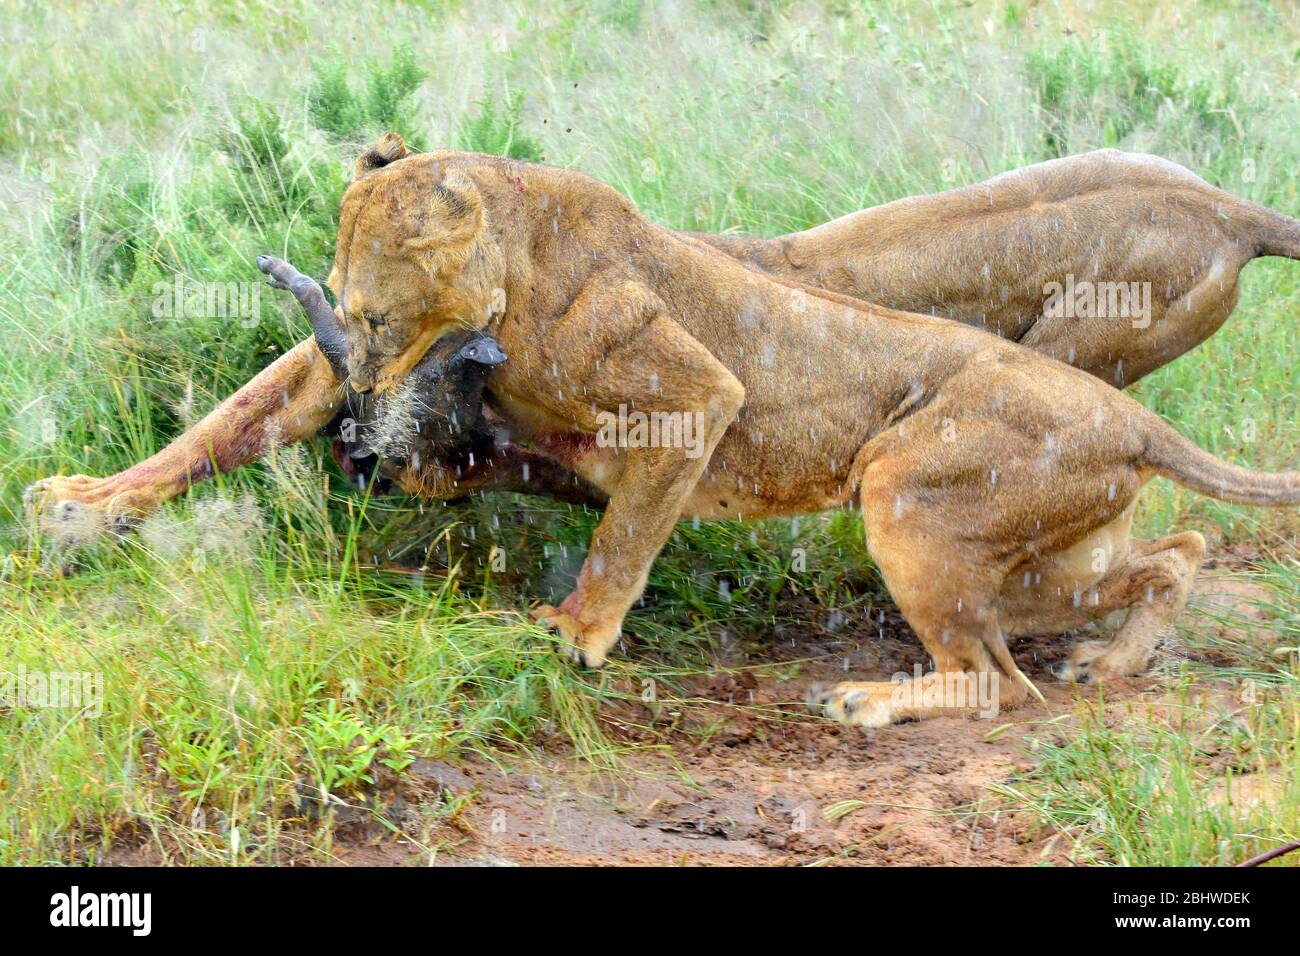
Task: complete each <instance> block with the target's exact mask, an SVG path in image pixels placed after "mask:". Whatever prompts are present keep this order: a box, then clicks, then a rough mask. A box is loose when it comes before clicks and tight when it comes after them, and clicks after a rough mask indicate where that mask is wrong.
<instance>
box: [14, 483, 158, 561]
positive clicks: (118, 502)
mask: <svg viewBox="0 0 1300 956" xmlns="http://www.w3.org/2000/svg"><path fill="white" fill-rule="evenodd" d="M23 504H24V506H25V507H26V509H27V512H28V514H30V515H32V517H34V518H35V519H36V524H37V527H38V528H40V530H41V531H43V532H45V533H46V534H49V535H52V536H54V537H55V538H57V539H59V540H61V541H63V542H64V543H67V544H74V545H76V544H87V543H89V542H90V541H92V540H94V539H95V538H97V537H100V536H102V535H105V534H125V533H126V532H128V531H130V530H131V529H132V528H134V527H135V525H136V524H137V523H138V522H139V521H140V519H141V518H143V517H144V516H145V515H147V514H149V513H150V512H151V511H153V510H155V509H156V508H157V507H158V500H157V498H156V496H153V495H150V494H148V493H147V492H141V491H139V490H138V489H123V488H121V487H120V485H119V484H118V483H117V482H116V481H114V480H113V479H111V478H96V477H93V476H90V475H59V476H55V477H52V478H45V479H42V480H41V481H38V482H36V483H35V484H33V485H30V486H28V488H27V490H26V491H25V492H24V493H23Z"/></svg>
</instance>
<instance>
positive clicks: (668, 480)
mask: <svg viewBox="0 0 1300 956" xmlns="http://www.w3.org/2000/svg"><path fill="white" fill-rule="evenodd" d="M544 351H546V352H550V353H554V354H556V355H557V356H558V355H561V354H563V355H564V356H565V360H566V361H565V366H566V367H567V368H575V369H583V370H584V372H585V375H584V380H583V381H580V382H574V383H573V385H574V387H573V388H571V389H570V390H569V392H568V397H567V398H561V397H558V394H559V393H552V394H557V398H556V399H554V400H552V401H553V402H554V407H552V408H551V409H549V410H550V411H551V412H552V414H555V415H556V416H557V417H559V416H563V417H565V418H569V419H571V420H572V421H574V422H575V423H577V425H578V427H579V429H580V430H582V431H585V432H588V433H591V432H596V431H598V429H599V427H600V424H599V423H600V418H599V416H600V413H601V412H605V413H607V414H619V413H625V412H626V411H627V410H628V409H635V410H637V411H638V412H643V413H647V414H654V413H668V414H674V415H682V416H686V415H690V416H694V418H693V421H695V422H698V423H699V434H700V437H701V441H700V443H699V445H698V446H696V448H695V450H694V452H692V451H691V450H690V449H687V448H680V447H642V446H638V447H632V448H628V449H627V450H626V453H625V455H623V459H624V460H623V467H622V472H621V474H620V475H619V477H618V478H617V480H616V482H614V484H613V487H611V488H609V489H608V490H609V491H610V498H609V504H608V506H607V507H606V509H605V515H604V517H603V518H602V519H601V522H600V525H599V526H598V527H597V528H596V533H595V535H594V536H593V537H592V540H591V547H590V549H589V551H588V553H587V560H586V561H585V562H584V563H583V566H582V570H581V572H580V573H579V575H578V583H577V587H576V588H575V589H574V590H573V592H572V593H571V594H570V595H569V596H568V597H567V598H565V599H564V601H563V602H561V604H560V606H559V607H558V608H557V607H551V606H550V605H543V606H541V607H539V608H537V609H535V610H534V612H533V617H534V618H535V619H536V620H539V621H542V622H544V623H546V624H547V625H548V626H550V627H551V628H552V629H553V630H555V631H557V632H558V633H559V634H560V636H561V637H562V638H564V639H565V640H566V641H568V642H569V643H570V644H571V645H572V651H571V655H572V657H573V658H574V660H575V661H577V662H578V663H580V664H585V665H587V666H589V667H599V666H600V665H601V664H603V663H604V662H605V658H606V655H607V654H608V653H609V650H610V648H611V647H613V645H614V642H615V641H616V640H617V639H618V635H619V631H620V629H621V627H622V624H623V617H624V615H625V614H626V613H627V611H628V609H629V608H630V607H631V606H632V603H633V602H634V601H636V599H637V598H638V597H640V596H641V592H642V591H643V590H644V588H645V582H646V577H647V575H648V574H649V572H650V565H651V563H652V562H653V561H654V559H655V556H656V555H657V554H658V553H659V550H660V549H661V548H662V547H663V546H664V543H665V542H666V541H667V540H668V536H669V535H670V534H671V533H672V530H673V526H674V525H675V524H676V523H677V521H678V520H679V519H680V518H681V516H682V510H683V507H684V504H685V501H686V499H687V497H688V496H689V494H690V493H691V491H692V489H693V488H694V487H695V485H696V483H697V482H698V481H699V479H700V476H701V475H703V473H704V471H705V468H706V467H707V465H708V462H709V457H710V456H711V455H712V454H713V449H714V447H715V446H716V445H717V443H718V440H719V439H720V438H721V437H722V434H723V432H725V431H726V429H727V426H728V425H730V424H731V422H732V421H733V420H734V419H735V416H736V413H737V412H738V411H739V410H740V406H741V404H742V403H743V401H744V388H743V386H742V385H741V384H740V382H739V381H738V380H737V379H736V378H735V376H734V375H732V374H731V372H729V371H728V370H727V369H726V368H725V367H724V366H723V365H722V364H721V363H720V362H719V361H718V360H717V359H716V358H714V357H713V355H712V354H711V353H710V352H709V351H708V350H707V349H706V348H705V347H704V346H703V345H701V344H700V343H699V342H697V341H696V340H695V339H694V338H692V337H691V336H690V335H689V334H688V333H687V332H686V331H685V330H684V329H683V328H682V327H681V326H680V325H678V324H677V323H676V322H675V321H673V320H672V319H671V318H670V317H669V316H667V315H665V314H664V312H663V305H662V303H661V302H660V300H659V298H658V297H657V296H656V295H654V293H653V292H651V291H650V290H648V289H646V288H644V287H643V286H640V285H638V284H635V283H624V284H623V285H621V286H619V287H616V288H612V289H592V288H591V287H589V289H588V290H587V291H584V292H583V293H582V294H580V295H579V296H578V299H577V300H576V301H575V303H574V305H573V306H572V308H571V309H570V311H569V312H567V313H566V314H565V315H564V317H563V318H562V319H561V320H560V321H559V322H558V323H556V325H555V326H554V327H552V328H551V329H550V330H549V335H548V336H547V340H546V343H545V345H544ZM544 365H545V367H547V368H549V367H550V365H551V359H550V358H549V357H546V358H545V359H544ZM542 374H545V373H542ZM540 392H541V394H547V393H550V390H549V389H547V390H540Z"/></svg>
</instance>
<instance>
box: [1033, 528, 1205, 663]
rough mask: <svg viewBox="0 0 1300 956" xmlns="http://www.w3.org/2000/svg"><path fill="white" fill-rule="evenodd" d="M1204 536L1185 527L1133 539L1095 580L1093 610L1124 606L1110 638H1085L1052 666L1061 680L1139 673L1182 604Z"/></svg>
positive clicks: (1202, 551)
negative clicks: (1121, 619)
mask: <svg viewBox="0 0 1300 956" xmlns="http://www.w3.org/2000/svg"><path fill="white" fill-rule="evenodd" d="M1204 557H1205V539H1204V538H1203V537H1201V535H1200V534H1198V533H1197V532H1195V531H1184V532H1183V533H1181V534H1175V535H1170V536H1169V537H1165V538H1160V539H1159V540H1156V541H1134V542H1133V543H1132V549H1131V551H1130V553H1129V557H1128V559H1127V560H1126V561H1125V562H1124V563H1123V564H1122V565H1120V566H1119V567H1117V568H1114V569H1112V570H1111V571H1110V572H1109V573H1108V574H1106V575H1105V576H1104V577H1103V578H1102V579H1101V580H1100V581H1098V582H1097V584H1096V587H1095V590H1094V592H1093V595H1094V597H1093V599H1092V601H1091V602H1090V603H1091V604H1092V605H1093V608H1092V611H1093V613H1094V614H1098V615H1100V614H1105V613H1108V612H1110V611H1116V610H1125V609H1126V610H1127V611H1128V618H1127V619H1126V620H1125V621H1124V623H1123V624H1122V625H1121V626H1120V628H1119V630H1118V631H1117V632H1116V633H1115V636H1114V637H1113V638H1111V639H1110V640H1109V641H1084V642H1082V643H1080V644H1078V645H1076V646H1075V648H1074V650H1073V651H1072V652H1071V653H1070V656H1069V657H1068V658H1067V659H1065V660H1063V661H1061V662H1060V663H1059V664H1057V665H1056V666H1055V667H1053V669H1052V670H1053V673H1054V674H1055V675H1056V676H1057V677H1058V678H1059V679H1061V680H1063V681H1071V682H1076V683H1086V682H1091V681H1100V680H1105V679H1107V678H1113V677H1126V676H1130V675H1133V674H1139V673H1141V672H1142V671H1143V670H1145V669H1146V667H1147V664H1148V663H1149V662H1150V660H1151V654H1152V652H1153V651H1154V650H1155V646H1156V642H1157V641H1158V640H1159V638H1160V635H1161V633H1162V632H1163V631H1164V629H1165V628H1166V627H1168V626H1169V624H1170V623H1171V622H1172V621H1173V620H1174V618H1176V617H1177V616H1178V615H1179V613H1180V612H1181V611H1182V610H1183V608H1184V607H1185V606H1186V605H1187V599H1188V597H1189V595H1190V594H1191V591H1192V583H1193V581H1194V580H1195V578H1196V572H1197V570H1198V569H1199V568H1200V566H1201V560H1202V559H1203V558H1204Z"/></svg>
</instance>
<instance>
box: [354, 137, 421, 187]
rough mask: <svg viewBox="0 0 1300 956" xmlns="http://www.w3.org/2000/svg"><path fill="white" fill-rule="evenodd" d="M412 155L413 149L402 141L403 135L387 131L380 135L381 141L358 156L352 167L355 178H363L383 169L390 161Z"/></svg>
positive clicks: (393, 161)
mask: <svg viewBox="0 0 1300 956" xmlns="http://www.w3.org/2000/svg"><path fill="white" fill-rule="evenodd" d="M410 155H411V151H410V150H409V149H407V148H406V143H404V142H402V137H400V136H398V135H397V134H396V133H385V134H384V135H383V136H381V137H379V142H377V143H375V145H374V146H371V147H370V148H369V149H368V150H366V151H365V152H364V153H362V154H361V155H360V156H358V157H357V162H356V165H355V166H353V167H352V175H353V178H354V179H362V178H364V177H365V176H368V175H369V174H370V173H373V172H374V171H375V170H376V169H382V168H383V167H385V166H387V165H388V164H389V163H395V162H397V161H398V160H399V159H401V158H403V157H404V156H410Z"/></svg>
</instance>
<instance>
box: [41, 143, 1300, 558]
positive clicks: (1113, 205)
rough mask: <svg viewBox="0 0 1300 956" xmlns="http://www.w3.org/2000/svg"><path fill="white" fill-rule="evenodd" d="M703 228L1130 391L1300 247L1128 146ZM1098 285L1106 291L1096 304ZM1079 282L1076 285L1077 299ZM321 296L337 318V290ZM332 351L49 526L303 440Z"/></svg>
mask: <svg viewBox="0 0 1300 956" xmlns="http://www.w3.org/2000/svg"><path fill="white" fill-rule="evenodd" d="M406 154H407V150H406V147H405V146H404V145H403V144H402V142H401V140H400V138H398V137H396V136H389V137H385V138H384V139H383V140H381V141H380V143H379V144H378V145H377V146H376V147H375V148H374V149H371V150H369V151H367V153H366V154H365V155H363V156H362V157H361V158H360V159H359V160H358V162H357V169H358V174H359V175H360V174H364V173H365V172H366V171H368V170H370V169H372V168H375V167H376V166H380V165H383V164H385V163H389V162H392V161H394V160H397V159H400V158H402V157H403V156H405V155H406ZM533 212H534V213H535V214H537V215H542V214H544V213H545V210H533ZM691 235H692V236H693V237H694V238H696V239H697V240H699V241H703V242H708V243H709V244H711V245H714V246H715V247H717V248H719V249H721V250H723V251H724V252H727V253H728V254H730V255H733V256H735V257H737V258H739V259H741V260H742V261H744V262H746V263H747V264H749V265H751V266H753V267H755V268H759V269H763V270H766V271H768V272H770V273H772V274H775V275H779V276H782V277H784V278H791V279H796V280H798V281H801V282H804V283H808V284H811V285H814V286H820V287H824V288H826V289H829V290H831V291H835V292H840V293H843V294H846V295H851V296H853V297H855V298H860V299H864V300H866V301H876V302H879V303H880V304H883V305H887V306H891V307H894V308H900V309H906V310H909V311H913V312H921V313H932V314H936V315H941V316H946V317H948V318H954V319H958V320H960V321H963V322H966V323H968V324H971V325H975V326H978V327H981V328H987V329H989V330H990V331H994V332H997V333H998V334H1000V335H1003V336H1005V337H1007V338H1010V339H1013V340H1015V341H1019V342H1020V343H1022V344H1024V345H1027V346H1029V347H1031V348H1035V349H1037V350H1038V351H1041V352H1044V353H1045V354H1047V355H1051V356H1052V357H1054V358H1058V359H1060V360H1062V361H1065V362H1067V363H1069V364H1073V365H1077V366H1078V367H1080V368H1083V369H1085V370H1086V371H1089V372H1092V373H1094V374H1096V375H1098V376H1100V377H1101V378H1103V379H1104V380H1105V381H1107V382H1110V383H1112V384H1118V385H1123V384H1126V383H1131V382H1133V381H1135V380H1136V379H1137V378H1139V377H1140V376H1141V375H1144V374H1146V373H1147V372H1149V371H1151V370H1152V369H1154V368H1157V367H1159V366H1160V365H1161V364H1163V363H1165V362H1169V361H1171V360H1172V359H1174V358H1175V357H1177V356H1178V355H1180V354H1182V353H1183V352H1185V351H1187V350H1188V349H1190V348H1192V347H1194V346H1195V345H1197V344H1199V343H1200V342H1202V341H1204V340H1205V339H1206V338H1207V337H1208V336H1209V335H1211V334H1212V333H1213V332H1214V331H1215V330H1216V329H1218V327H1219V326H1220V325H1221V324H1222V323H1223V321H1224V320H1225V319H1226V318H1227V316H1228V314H1229V313H1230V312H1231V311H1232V309H1233V307H1234V306H1235V305H1236V302H1237V296H1238V289H1237V277H1238V273H1239V271H1240V269H1241V268H1242V266H1243V265H1245V264H1246V263H1247V262H1249V261H1250V260H1251V259H1253V258H1255V257H1257V256H1261V255H1278V256H1289V257H1292V258H1296V257H1297V256H1300V222H1297V221H1296V220H1295V219H1292V218H1290V217H1287V216H1284V215H1282V214H1280V213H1276V212H1273V211H1272V210H1269V209H1265V208H1263V207H1261V206H1258V205H1255V204H1253V203H1250V202H1247V201H1244V200H1241V199H1237V198H1235V197H1233V196H1231V195H1229V194H1227V193H1225V192H1222V191H1221V190H1218V189H1215V188H1213V187H1211V186H1209V185H1207V184H1206V183H1205V182H1204V181H1202V180H1201V179H1199V178H1198V177H1196V176H1195V175H1193V174H1192V173H1191V172H1189V171H1188V170H1186V169H1184V168H1182V167H1181V166H1178V165H1176V164H1174V163H1170V162H1167V161H1165V160H1162V159H1158V158H1156V157H1154V156H1143V155H1136V154H1130V153H1123V152H1120V151H1118V150H1100V151H1097V152H1092V153H1086V154H1083V155H1080V156H1073V157H1068V158H1065V159H1058V160H1051V161H1049V162H1045V163H1039V164H1037V165H1034V166H1028V167H1025V168H1023V169H1020V170H1014V171H1012V172H1009V173H1005V174H1003V175H1001V176H997V177H995V178H994V179H991V180H989V181H987V182H984V183H980V184H977V185H974V186H967V187H964V188H960V189H953V190H949V191H947V192H942V193H936V194H933V195H929V196H920V197H915V198H910V199H902V200H899V201H897V202H893V203H889V204H887V205H884V206H879V207H876V208H874V209H868V210H865V211H863V212H858V213H853V214H851V215H848V216H844V217H842V218H840V219H837V220H835V221H834V222H830V223H827V224H825V225H823V226H819V227H817V228H815V229H810V230H808V231H807V232H802V233H794V234H792V235H788V236H782V237H779V238H776V239H769V240H762V239H742V238H735V237H725V236H711V235H706V234H702V233H695V234H691ZM540 241H541V243H542V244H543V245H546V244H548V243H549V242H551V241H553V239H547V238H546V237H543V238H542V239H541V240H540ZM1135 285H1136V290H1137V295H1138V296H1139V297H1140V298H1139V308H1137V309H1135V308H1133V296H1132V295H1129V296H1128V302H1127V307H1126V308H1120V309H1114V308H1111V307H1110V306H1111V304H1112V297H1113V294H1114V293H1115V291H1116V288H1117V287H1118V288H1126V289H1128V290H1130V292H1132V291H1133V289H1134V287H1135ZM1097 286H1105V287H1107V288H1106V290H1105V291H1106V294H1104V307H1103V308H1102V309H1100V310H1099V309H1098V308H1097V295H1096V294H1097V292H1098V289H1097ZM1085 287H1086V288H1087V290H1088V293H1090V294H1091V298H1089V297H1088V295H1085V294H1084V293H1083V291H1082V290H1083V289H1084V288H1085ZM300 291H302V292H303V295H304V297H308V296H310V294H311V293H310V291H309V290H306V289H304V290H300ZM1067 291H1071V292H1075V293H1076V294H1075V295H1074V296H1072V297H1069V298H1068V299H1067V298H1066V292H1067ZM1148 295H1149V297H1147V296H1148ZM1143 301H1145V303H1146V305H1147V307H1148V309H1149V314H1148V313H1147V312H1146V311H1144V310H1143V309H1142V308H1141V307H1140V304H1141V303H1142V302H1143ZM1116 304H1119V303H1116ZM304 305H306V306H308V311H309V313H310V312H311V311H312V310H311V306H310V304H309V303H308V302H306V301H305V302H304ZM315 305H316V306H317V307H318V309H323V310H325V312H327V313H328V311H329V306H328V305H326V304H325V301H324V298H323V296H322V297H320V298H319V300H318V301H317V302H316V303H315ZM1054 306H1055V307H1054ZM320 358H321V356H320V352H319V350H318V348H317V347H316V345H315V344H314V343H313V342H312V341H311V340H310V339H309V340H307V341H305V342H302V343H300V344H299V345H298V346H296V347H295V348H294V349H292V350H291V351H290V352H288V353H286V354H285V355H283V356H281V358H280V359H279V360H277V361H276V362H274V363H273V364H272V365H270V366H269V367H268V368H267V369H266V370H264V371H263V372H262V373H261V374H260V375H258V376H256V377H255V378H254V379H253V380H252V381H251V382H249V383H248V384H247V385H246V386H244V387H243V388H241V389H240V390H239V391H238V392H236V393H235V395H233V396H232V397H231V398H229V399H228V400H227V401H225V402H223V403H222V404H221V405H220V406H219V407H218V408H217V409H216V410H214V411H213V412H212V413H211V414H210V415H208V416H207V417H206V418H205V419H203V421H201V422H200V423H199V424H198V425H196V426H195V427H194V428H192V429H190V430H189V431H187V432H185V434H184V435H182V436H180V437H179V438H178V439H177V440H176V441H175V442H173V443H172V444H171V445H169V446H168V447H167V448H165V449H164V450H162V451H161V452H159V453H158V454H156V455H154V456H153V457H152V458H149V459H148V460H146V461H144V462H142V463H140V464H138V465H136V466H134V467H132V468H129V469H127V470H126V471H123V472H119V473H118V474H115V475H110V476H107V477H103V478H98V477H89V476H84V475H72V476H59V477H53V478H47V479H45V480H44V481H42V482H39V483H38V484H37V485H35V486H33V489H32V497H33V498H34V499H37V500H43V501H44V502H45V505H46V508H45V513H44V518H43V523H44V524H45V525H46V526H47V527H50V528H51V529H53V530H55V531H56V532H57V530H58V528H59V526H60V524H61V523H62V520H61V519H62V518H64V517H68V518H70V519H72V520H74V521H75V523H76V525H77V526H78V527H79V528H84V527H86V526H87V525H88V523H91V522H93V521H95V520H98V521H99V522H100V523H101V524H103V525H104V526H106V527H124V526H126V525H128V524H129V523H130V522H131V521H132V520H133V519H135V518H137V517H139V516H141V515H143V514H147V513H148V512H150V511H152V510H154V509H155V508H157V507H158V506H159V504H160V503H161V502H163V501H165V500H167V499H169V498H171V497H173V496H175V495H177V494H180V493H181V492H183V491H184V490H185V489H186V488H188V487H189V486H190V485H191V484H192V483H193V482H194V481H200V480H204V479H206V478H207V477H209V476H210V475H211V474H212V470H213V467H214V465H215V467H217V468H219V469H221V470H228V469H231V468H234V467H237V466H238V465H241V464H244V463H246V462H248V461H251V460H252V459H254V458H256V457H258V456H259V455H260V454H262V451H263V449H264V448H265V447H266V444H267V437H268V436H273V437H274V438H275V439H276V440H278V441H287V442H292V441H298V440H301V439H303V438H307V437H309V436H311V435H314V434H316V433H317V432H319V431H320V430H321V429H323V428H325V427H326V426H327V425H329V423H330V422H331V420H333V419H334V418H335V416H336V414H338V413H339V408H340V405H341V404H342V403H343V398H344V391H343V390H342V389H341V388H340V387H339V383H338V382H337V381H336V380H335V378H334V376H333V375H331V373H330V370H329V368H328V367H327V365H326V363H325V362H323V361H320V360H319V359H320ZM345 464H346V462H345ZM423 488H424V492H425V493H426V494H429V495H440V494H447V495H453V496H454V495H458V494H460V493H462V492H464V491H467V490H473V489H487V490H491V489H498V490H514V491H528V492H532V493H541V494H546V495H550V496H553V497H562V498H565V499H568V500H598V499H592V496H591V495H590V494H588V493H586V492H584V491H583V490H582V489H581V488H579V487H577V486H575V484H574V483H573V482H572V481H571V480H569V479H568V478H566V476H564V475H563V474H562V473H560V471H559V470H558V469H556V468H555V465H554V463H547V462H545V461H543V460H541V459H540V458H538V457H537V456H536V455H535V454H533V453H532V452H530V451H529V450H527V449H521V448H518V447H516V446H507V448H505V449H504V450H503V451H502V452H501V453H500V454H498V455H497V456H496V457H494V458H493V459H491V460H485V461H483V462H481V463H480V466H479V467H478V469H477V471H476V472H475V473H473V474H465V475H461V476H460V477H459V479H458V480H457V482H456V483H455V484H454V485H451V486H448V485H447V483H446V482H445V481H444V480H443V479H442V475H441V474H438V473H435V474H432V475H430V476H429V477H428V480H426V481H425V482H424V483H423ZM588 491H589V489H588Z"/></svg>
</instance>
